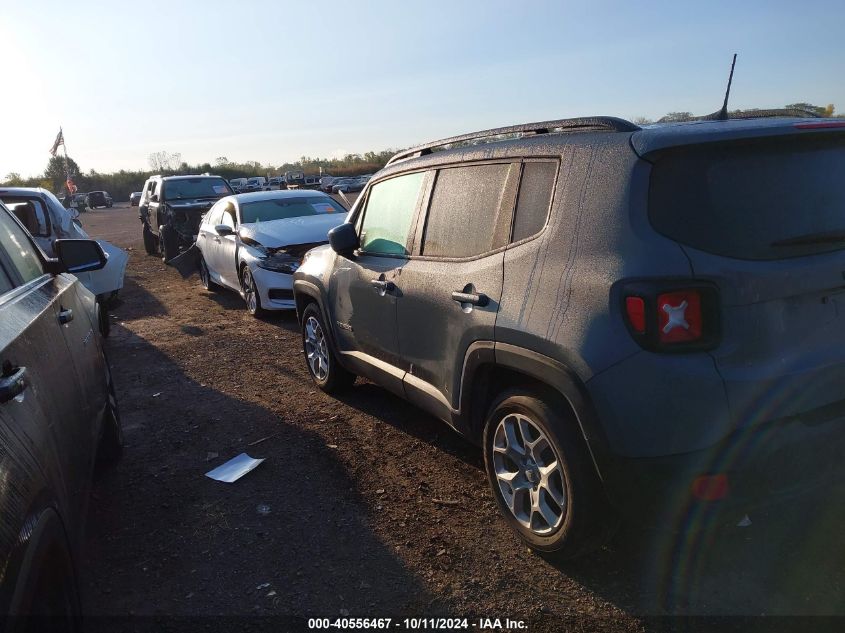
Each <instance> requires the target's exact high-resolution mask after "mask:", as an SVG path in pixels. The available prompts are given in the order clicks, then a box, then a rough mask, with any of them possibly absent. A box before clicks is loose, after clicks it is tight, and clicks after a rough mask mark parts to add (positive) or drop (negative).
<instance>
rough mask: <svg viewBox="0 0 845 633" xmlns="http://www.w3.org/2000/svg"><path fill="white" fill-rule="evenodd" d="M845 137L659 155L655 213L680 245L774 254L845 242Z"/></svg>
mask: <svg viewBox="0 0 845 633" xmlns="http://www.w3.org/2000/svg"><path fill="white" fill-rule="evenodd" d="M843 178H845V137H843V136H839V135H837V136H828V137H827V138H819V137H818V136H815V137H809V136H806V137H802V138H791V139H790V138H783V137H780V138H777V139H764V140H753V141H743V142H742V143H741V144H739V143H731V144H719V145H712V146H697V147H688V148H679V149H675V150H670V151H667V152H665V153H663V154H661V155H660V156H659V157H658V158H657V160H656V162H655V165H654V168H653V171H652V176H651V184H650V190H649V218H650V220H651V223H652V225H653V226H654V228H655V229H657V231H659V232H660V233H663V234H664V235H666V236H667V237H670V238H672V239H674V240H677V241H678V242H681V243H682V244H687V245H689V246H692V247H694V248H697V249H700V250H703V251H706V252H709V253H714V254H717V255H724V256H727V257H734V258H738V259H752V260H770V259H781V258H787V257H796V256H800V255H810V254H815V253H822V252H826V251H832V250H838V249H842V248H845V185H843Z"/></svg>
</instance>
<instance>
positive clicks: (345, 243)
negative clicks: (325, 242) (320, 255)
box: [329, 222, 359, 255]
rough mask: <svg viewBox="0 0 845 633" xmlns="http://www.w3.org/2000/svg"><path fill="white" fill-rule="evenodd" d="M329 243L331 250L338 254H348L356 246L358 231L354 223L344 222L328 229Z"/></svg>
mask: <svg viewBox="0 0 845 633" xmlns="http://www.w3.org/2000/svg"><path fill="white" fill-rule="evenodd" d="M329 244H331V247H332V250H333V251H334V252H336V253H338V254H340V255H350V254H352V252H353V251H354V250H355V249H356V248H358V245H359V243H358V233H356V232H355V225H354V224H349V223H348V222H347V223H344V224H341V225H339V226H336V227H334V228H333V229H332V230H331V231H329Z"/></svg>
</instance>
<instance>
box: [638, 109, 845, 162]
mask: <svg viewBox="0 0 845 633" xmlns="http://www.w3.org/2000/svg"><path fill="white" fill-rule="evenodd" d="M836 130H838V131H839V132H840V133H841V132H845V119H840V118H835V119H832V118H805V117H784V118H751V119H730V120H728V121H683V122H673V123H655V124H652V125H646V126H644V127H643V128H642V129H641V130H639V131H637V132H634V134H633V135H632V136H631V146H632V147H633V148H634V151H635V152H637V154H639V155H640V156H646V155H648V154H651V153H653V152H656V151H660V150H662V149H666V148H669V147H673V146H678V145H692V144H699V143H713V142H719V141H731V140H740V139H751V138H761V137H771V136H785V135H795V134H808V133H810V134H812V133H820V132H821V133H824V132H831V131H836Z"/></svg>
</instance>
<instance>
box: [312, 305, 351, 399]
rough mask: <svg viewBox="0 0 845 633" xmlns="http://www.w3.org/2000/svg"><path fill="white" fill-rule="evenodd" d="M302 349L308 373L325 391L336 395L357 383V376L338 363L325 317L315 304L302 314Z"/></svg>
mask: <svg viewBox="0 0 845 633" xmlns="http://www.w3.org/2000/svg"><path fill="white" fill-rule="evenodd" d="M302 347H303V350H304V352H305V361H306V363H307V364H308V372H309V373H310V374H311V378H312V380H313V381H314V382H315V383H316V384H317V386H318V387H319V388H320V389H322V390H323V391H325V392H327V393H334V392H337V391H341V390H343V389H345V388H347V387H349V386H350V385H351V384H352V383H353V382H355V374H353V373H351V372H349V371H347V370H346V369H344V368H343V367H341V366H340V364H339V363H338V362H337V358H335V355H334V352H333V351H332V348H331V344H330V343H329V339H328V333H327V332H326V328H325V325H324V324H323V315H322V314H321V313H320V309H319V308H318V307H317V304H315V303H309V304H308V306H307V307H306V308H305V310H303V312H302Z"/></svg>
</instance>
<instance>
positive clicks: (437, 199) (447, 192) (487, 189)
mask: <svg viewBox="0 0 845 633" xmlns="http://www.w3.org/2000/svg"><path fill="white" fill-rule="evenodd" d="M518 169H519V165H516V164H513V165H510V164H499V165H471V166H467V167H454V168H450V169H442V170H440V172H438V174H437V181H436V183H435V185H434V193H433V194H432V196H431V205H430V206H429V210H428V218H427V219H426V224H425V238H424V240H423V245H422V254H423V255H426V256H429V257H472V256H475V255H481V254H483V253H486V252H488V251H491V250H494V249H496V248H498V247H500V246H504V245H505V244H506V243H507V234H508V233H509V232H510V222H511V213H512V211H513V199H514V194H515V189H516V177H515V173H516V172H517V170H518ZM512 170H513V172H512ZM511 173H513V174H514V176H513V177H511V178H509V177H508V176H509V174H511Z"/></svg>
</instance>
